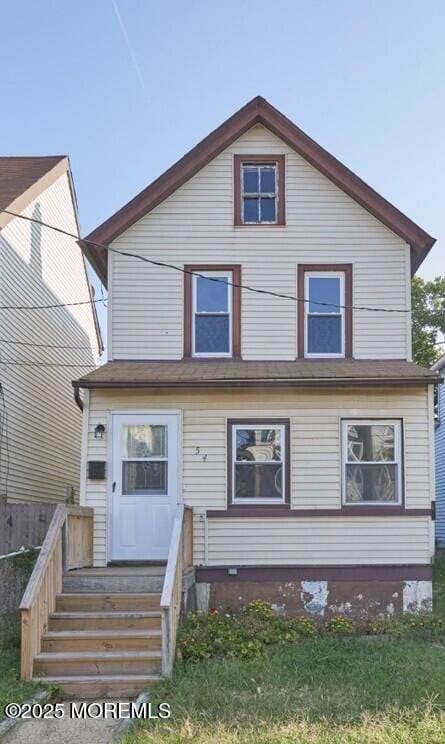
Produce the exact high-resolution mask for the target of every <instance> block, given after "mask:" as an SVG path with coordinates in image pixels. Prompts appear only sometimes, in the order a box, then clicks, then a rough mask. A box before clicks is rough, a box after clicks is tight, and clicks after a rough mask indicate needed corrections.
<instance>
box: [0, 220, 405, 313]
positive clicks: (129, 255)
mask: <svg viewBox="0 0 445 744" xmlns="http://www.w3.org/2000/svg"><path fill="white" fill-rule="evenodd" d="M0 212H4V213H5V214H9V215H11V216H12V217H18V218H19V219H23V220H27V221H28V222H35V223H37V224H38V225H41V226H42V227H47V228H48V229H50V230H55V231H56V232H58V233H61V234H62V235H66V236H67V237H70V238H74V239H75V240H76V241H78V240H82V241H83V242H84V243H88V244H90V245H93V246H95V247H96V248H103V249H104V250H106V251H109V252H111V253H115V254H117V255H118V256H126V257H127V258H135V259H137V260H139V261H143V262H144V263H148V264H150V265H152V266H159V267H162V268H167V269H172V270H174V271H179V272H180V273H182V274H190V275H191V276H197V277H200V278H202V279H206V280H208V281H212V282H218V283H221V284H226V285H229V286H231V287H235V288H236V289H245V290H247V291H248V292H255V293H256V294H262V295H268V296H271V297H277V298H279V299H283V300H292V301H293V302H302V303H309V302H310V303H311V304H313V305H319V306H323V307H336V308H338V309H342V310H363V311H368V312H378V313H402V314H408V313H411V310H401V309H398V308H383V307H366V306H360V305H339V304H336V303H334V302H320V301H317V300H309V299H305V298H304V297H296V296H294V295H288V294H282V293H280V292H273V291H272V290H268V289H259V288H258V287H250V286H249V285H247V284H237V283H235V282H230V281H228V280H227V279H218V278H217V277H211V276H204V275H203V274H200V273H199V272H197V271H190V270H189V269H184V268H183V267H182V266H175V265H174V264H169V263H166V262H165V261H155V260H154V259H150V258H147V257H146V256H139V255H138V254H136V253H130V252H128V251H118V250H117V249H116V248H111V246H109V245H105V244H104V243H97V242H96V241H94V240H88V239H87V238H80V237H79V235H75V234H74V233H70V232H68V231H67V230H63V229H62V228H61V227H56V226H55V225H50V224H48V223H47V222H43V221H42V220H37V219H35V218H33V217H26V216H25V215H23V214H18V213H17V212H11V211H10V210H8V209H0ZM94 301H97V300H93V302H94ZM0 309H2V308H0ZM16 309H20V308H16Z"/></svg>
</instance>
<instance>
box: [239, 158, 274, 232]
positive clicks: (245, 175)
mask: <svg viewBox="0 0 445 744" xmlns="http://www.w3.org/2000/svg"><path fill="white" fill-rule="evenodd" d="M234 163H235V164H234V181H235V225H284V155H277V156H273V155H265V156H261V155H259V156H258V157H257V156H255V157H252V156H250V157H244V156H241V155H235V161H234Z"/></svg>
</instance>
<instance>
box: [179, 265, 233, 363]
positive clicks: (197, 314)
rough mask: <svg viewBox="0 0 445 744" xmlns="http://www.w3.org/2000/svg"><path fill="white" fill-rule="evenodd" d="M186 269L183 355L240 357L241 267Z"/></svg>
mask: <svg viewBox="0 0 445 744" xmlns="http://www.w3.org/2000/svg"><path fill="white" fill-rule="evenodd" d="M185 270H186V272H187V273H186V274H185V275H184V276H185V287H184V355H185V356H193V357H232V356H239V351H240V349H239V347H240V287H239V285H240V283H241V270H240V267H239V266H228V265H221V266H220V265H215V266H212V265H206V266H197V265H191V266H190V265H189V266H185ZM233 285H236V286H233Z"/></svg>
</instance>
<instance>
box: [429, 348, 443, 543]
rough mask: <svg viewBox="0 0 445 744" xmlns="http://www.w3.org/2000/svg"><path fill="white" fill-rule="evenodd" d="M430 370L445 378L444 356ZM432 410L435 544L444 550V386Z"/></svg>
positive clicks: (440, 389)
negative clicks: (434, 467)
mask: <svg viewBox="0 0 445 744" xmlns="http://www.w3.org/2000/svg"><path fill="white" fill-rule="evenodd" d="M431 369H432V370H433V371H434V372H438V373H439V374H440V376H441V378H442V379H443V378H444V377H445V354H443V356H441V357H440V359H439V360H438V361H437V362H436V363H435V364H433V366H432V367H431ZM435 403H436V405H435V408H434V413H435V424H436V544H437V546H438V547H439V548H445V385H443V384H442V385H438V386H437V392H436V401H435Z"/></svg>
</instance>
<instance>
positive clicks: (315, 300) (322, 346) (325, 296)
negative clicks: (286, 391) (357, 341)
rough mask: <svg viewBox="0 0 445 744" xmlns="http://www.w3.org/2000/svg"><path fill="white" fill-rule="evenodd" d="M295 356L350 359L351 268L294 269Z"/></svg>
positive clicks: (340, 266) (333, 266)
mask: <svg viewBox="0 0 445 744" xmlns="http://www.w3.org/2000/svg"><path fill="white" fill-rule="evenodd" d="M298 297H299V298H302V300H303V301H302V302H300V303H299V307H298V314H299V321H298V354H299V356H301V357H303V356H304V357H307V358H329V359H335V358H343V357H351V356H352V267H351V266H350V265H349V264H348V265H335V264H333V265H330V266H326V265H320V266H317V265H312V266H299V267H298Z"/></svg>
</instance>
